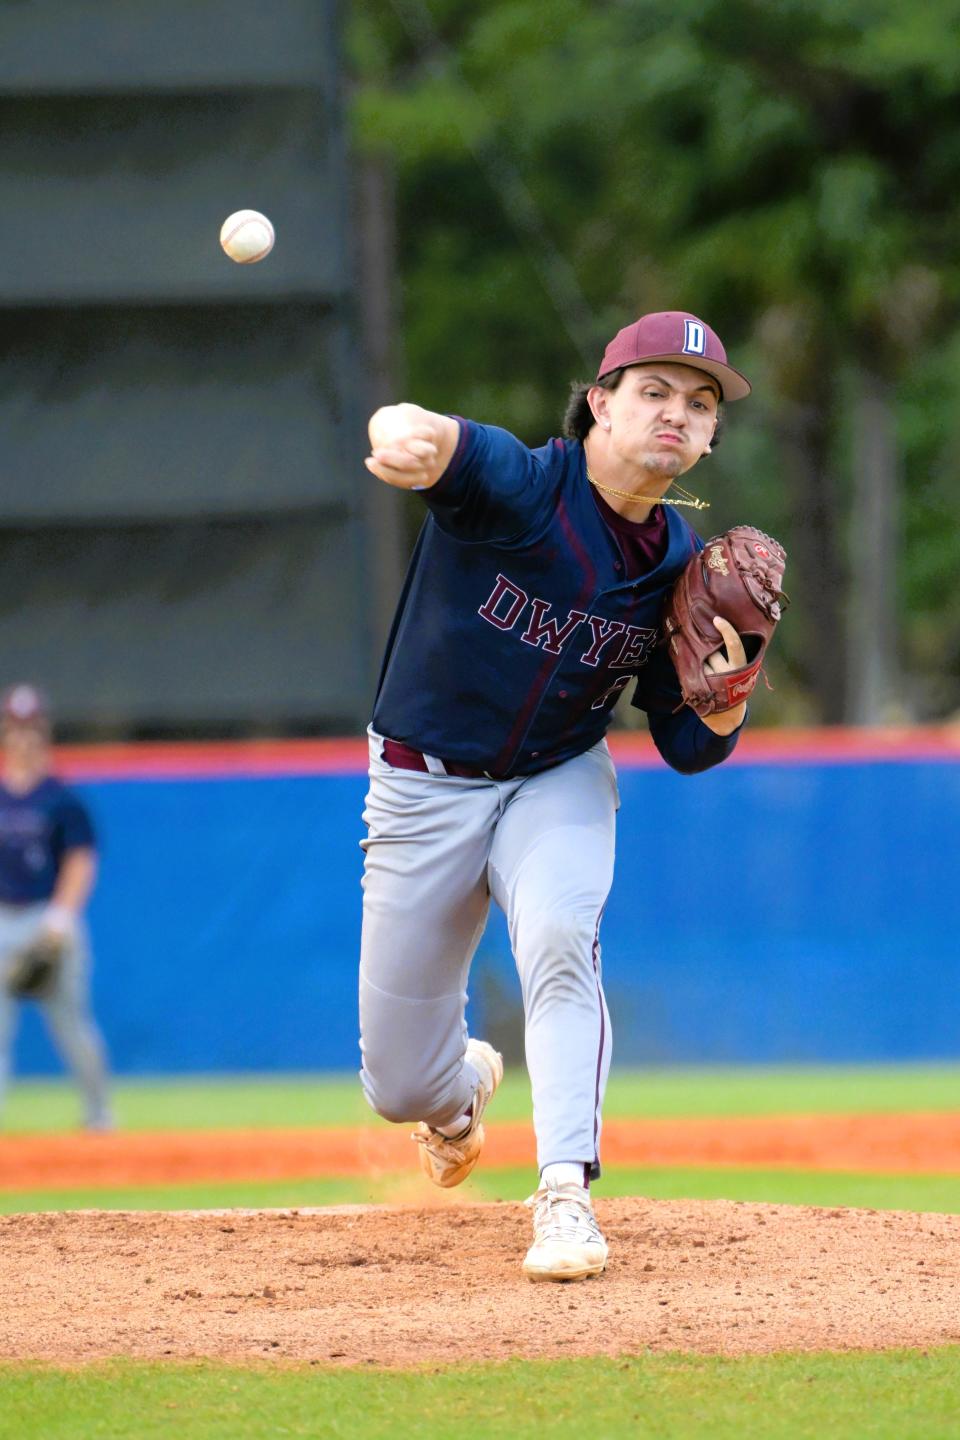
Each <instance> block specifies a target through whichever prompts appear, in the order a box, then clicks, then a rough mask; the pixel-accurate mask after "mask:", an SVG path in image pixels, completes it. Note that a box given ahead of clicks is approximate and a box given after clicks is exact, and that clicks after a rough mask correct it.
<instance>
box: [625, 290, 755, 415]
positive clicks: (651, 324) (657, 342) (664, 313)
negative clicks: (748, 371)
mask: <svg viewBox="0 0 960 1440" xmlns="http://www.w3.org/2000/svg"><path fill="white" fill-rule="evenodd" d="M648 360H672V361H673V362H674V364H677V365H692V366H693V367H694V369H695V370H705V371H706V372H707V374H708V375H712V376H713V377H714V379H715V380H717V381H719V383H720V386H721V388H722V390H723V399H724V400H743V399H745V397H746V396H747V395H749V394H750V382H749V380H747V379H745V377H744V376H743V375H741V374H740V371H739V370H734V368H733V366H732V365H728V364H727V352H726V350H724V348H723V346H722V345H721V344H720V338H719V336H718V335H717V333H716V331H714V330H711V329H710V326H709V325H707V324H705V323H704V321H702V320H698V319H697V317H696V315H690V314H688V313H687V311H686V310H658V311H657V312H656V313H655V314H653V315H641V316H640V319H639V320H634V322H633V324H632V325H625V326H624V328H623V329H622V330H619V331H618V332H617V334H616V335H614V337H613V339H612V340H611V341H610V344H609V345H608V346H607V348H606V350H605V351H604V355H603V359H602V360H601V362H600V369H599V370H598V371H597V379H598V380H602V379H603V377H604V375H608V374H609V373H610V371H611V370H619V369H620V367H621V366H623V365H640V364H642V363H643V362H645V361H648Z"/></svg>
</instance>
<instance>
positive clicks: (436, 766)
mask: <svg viewBox="0 0 960 1440" xmlns="http://www.w3.org/2000/svg"><path fill="white" fill-rule="evenodd" d="M423 763H424V764H425V765H426V767H427V769H428V771H429V772H430V774H431V775H446V773H447V767H446V765H444V763H443V761H442V760H438V759H437V757H436V755H426V754H425V755H424V757H423Z"/></svg>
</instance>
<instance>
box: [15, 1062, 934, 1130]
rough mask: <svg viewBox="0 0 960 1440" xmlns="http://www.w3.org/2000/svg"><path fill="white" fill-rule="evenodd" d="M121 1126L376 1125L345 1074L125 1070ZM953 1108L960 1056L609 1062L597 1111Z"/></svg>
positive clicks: (68, 1112) (43, 1115)
mask: <svg viewBox="0 0 960 1440" xmlns="http://www.w3.org/2000/svg"><path fill="white" fill-rule="evenodd" d="M116 1105H117V1115H118V1120H119V1123H120V1125H121V1127H122V1128H123V1129H126V1130H168V1129H177V1130H184V1129H189V1130H210V1129H220V1128H228V1129H237V1128H245V1127H254V1128H261V1127H265V1128H271V1127H286V1126H311V1125H332V1126H345V1125H363V1124H373V1125H375V1124H377V1123H378V1121H377V1120H376V1117H374V1116H373V1115H372V1113H371V1112H370V1110H369V1109H368V1108H367V1105H366V1103H365V1102H364V1099H363V1096H362V1095H361V1093H360V1086H359V1083H358V1081H357V1079H356V1078H355V1077H354V1076H351V1075H312V1076H305V1075H301V1076H297V1075H281V1076H275V1075H240V1076H226V1077H222V1078H218V1079H210V1078H208V1077H205V1076H188V1077H184V1078H182V1079H163V1080H128V1081H124V1082H122V1083H121V1084H119V1085H118V1086H117V1091H116ZM898 1110H960V1065H946V1064H944V1065H910V1066H907V1065H904V1066H899V1065H889V1066H872V1067H860V1066H829V1067H819V1066H817V1067H814V1066H810V1067H793V1068H789V1069H784V1068H773V1067H766V1066H752V1067H750V1066H738V1067H735V1068H729V1069H728V1068H721V1067H717V1068H715V1069H703V1068H701V1069H683V1070H681V1069H664V1070H614V1072H613V1074H612V1076H611V1079H610V1085H609V1089H608V1091H607V1102H606V1106H605V1111H604V1113H605V1114H606V1115H607V1117H608V1118H611V1119H613V1118H615V1117H618V1116H624V1117H629V1116H666V1117H669V1116H681V1115H702V1116H725V1115H788V1114H794V1115H797V1114H805V1113H807V1114H814V1113H817V1114H831V1113H832V1114H842V1113H844V1112H851V1113H856V1112H862V1113H877V1112H881V1113H882V1112H894V1111H898ZM529 1115H530V1093H529V1087H528V1085H527V1079H526V1075H525V1073H524V1071H523V1067H522V1066H520V1065H515V1066H513V1067H511V1069H510V1070H509V1071H508V1074H507V1078H506V1080H505V1082H504V1084H503V1086H502V1087H501V1089H500V1091H499V1092H498V1094H497V1099H496V1109H495V1111H491V1118H495V1119H497V1120H525V1119H527V1118H528V1117H529ZM78 1118H79V1106H78V1103H77V1100H76V1096H75V1095H74V1094H73V1092H72V1090H71V1089H70V1087H69V1086H67V1085H65V1084H64V1083H63V1082H62V1081H29V1082H21V1083H20V1084H17V1085H14V1087H13V1089H12V1091H11V1094H10V1098H9V1102H8V1106H7V1112H6V1114H5V1116H4V1122H3V1123H4V1128H5V1129H6V1130H8V1131H56V1130H65V1129H70V1128H71V1127H72V1126H75V1125H76V1124H77V1123H78Z"/></svg>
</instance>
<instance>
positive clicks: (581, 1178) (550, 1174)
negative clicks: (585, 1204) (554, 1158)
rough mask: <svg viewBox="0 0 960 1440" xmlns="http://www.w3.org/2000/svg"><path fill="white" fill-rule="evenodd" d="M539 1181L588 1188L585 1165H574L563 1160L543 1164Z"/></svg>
mask: <svg viewBox="0 0 960 1440" xmlns="http://www.w3.org/2000/svg"><path fill="white" fill-rule="evenodd" d="M540 1183H541V1184H542V1185H547V1184H557V1185H579V1186H580V1188H581V1190H589V1188H590V1182H589V1180H588V1179H587V1167H586V1165H574V1164H572V1163H569V1162H567V1161H565V1160H563V1161H560V1163H559V1164H557V1165H544V1167H543V1169H542V1170H541V1172H540Z"/></svg>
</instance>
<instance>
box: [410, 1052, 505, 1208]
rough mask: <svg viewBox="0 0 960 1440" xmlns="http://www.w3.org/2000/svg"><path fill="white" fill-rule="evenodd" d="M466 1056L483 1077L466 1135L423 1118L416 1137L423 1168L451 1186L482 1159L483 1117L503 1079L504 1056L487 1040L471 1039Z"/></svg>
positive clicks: (431, 1176)
mask: <svg viewBox="0 0 960 1440" xmlns="http://www.w3.org/2000/svg"><path fill="white" fill-rule="evenodd" d="M464 1059H465V1060H467V1061H469V1063H470V1064H471V1065H472V1066H473V1068H474V1070H476V1072H477V1074H478V1076H479V1077H480V1084H479V1085H478V1086H477V1089H476V1091H475V1092H474V1096H473V1110H472V1113H471V1116H470V1123H469V1125H468V1126H467V1128H466V1129H465V1130H464V1132H463V1134H462V1135H457V1136H456V1137H455V1138H454V1139H450V1138H449V1137H448V1136H446V1135H441V1133H440V1131H439V1130H432V1129H431V1128H430V1126H429V1125H427V1124H426V1123H425V1122H424V1121H422V1120H421V1122H420V1124H419V1125H418V1126H417V1128H416V1130H414V1132H413V1137H412V1138H413V1139H414V1140H416V1142H417V1144H418V1145H419V1146H420V1168H421V1170H423V1172H424V1174H425V1175H427V1176H428V1178H429V1179H430V1180H432V1181H433V1183H434V1185H440V1186H442V1187H443V1189H444V1190H449V1189H450V1188H451V1187H452V1186H454V1185H459V1184H460V1182H461V1181H462V1180H466V1178H467V1176H468V1175H469V1174H470V1171H471V1170H472V1169H473V1167H474V1166H475V1165H476V1163H477V1161H478V1160H479V1159H480V1151H481V1150H482V1149H483V1126H482V1125H481V1123H480V1121H481V1119H482V1118H483V1112H484V1110H486V1108H487V1106H488V1105H489V1104H490V1101H491V1100H492V1099H493V1096H494V1094H495V1092H496V1089H497V1086H498V1085H499V1084H500V1081H501V1080H502V1079H503V1056H502V1055H501V1054H499V1052H498V1051H496V1050H494V1048H493V1046H492V1045H488V1044H487V1042H486V1041H485V1040H468V1041H467V1049H466V1053H465V1055H464Z"/></svg>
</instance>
